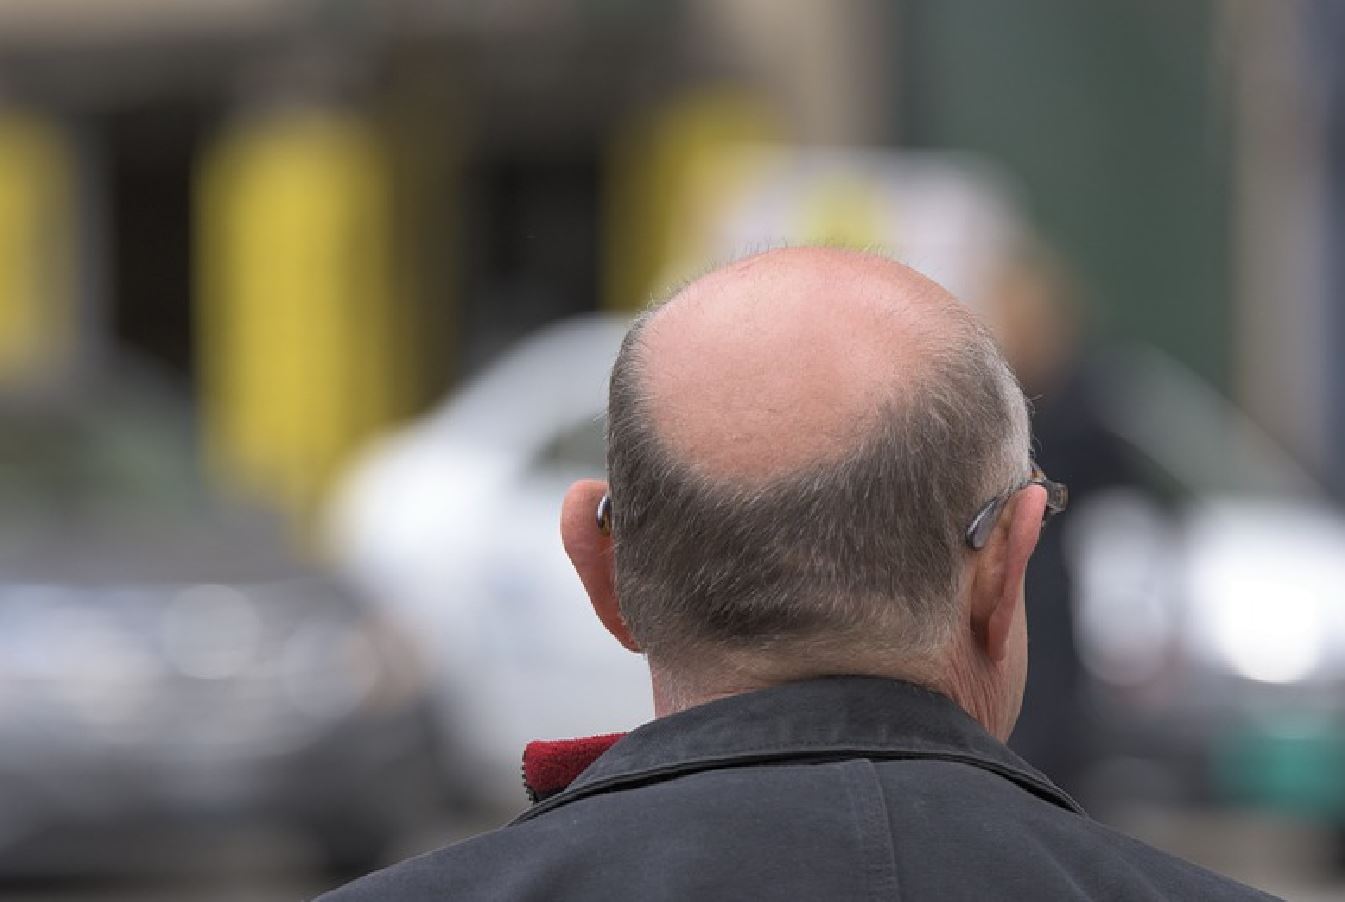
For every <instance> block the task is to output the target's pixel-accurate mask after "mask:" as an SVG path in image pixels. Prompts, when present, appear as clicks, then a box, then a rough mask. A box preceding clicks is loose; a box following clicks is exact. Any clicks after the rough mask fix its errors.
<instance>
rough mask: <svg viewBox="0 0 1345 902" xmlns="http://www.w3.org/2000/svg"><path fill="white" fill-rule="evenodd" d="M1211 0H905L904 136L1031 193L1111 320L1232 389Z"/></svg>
mask: <svg viewBox="0 0 1345 902" xmlns="http://www.w3.org/2000/svg"><path fill="white" fill-rule="evenodd" d="M1217 7H1218V4H1217V3H1216V2H1207V0H1199V2H1198V0H1182V2H1180V3H1173V2H1170V0H1087V2H1083V0H1014V2H1011V3H1010V2H987V0H910V2H907V3H905V4H904V5H903V6H902V7H901V8H900V9H901V13H902V14H901V16H900V27H901V35H900V40H899V42H898V45H897V46H899V47H900V48H901V52H899V53H898V54H896V57H899V58H894V61H893V63H894V65H895V66H897V67H898V69H897V72H896V75H897V78H898V83H899V85H900V92H899V93H900V97H901V104H900V109H899V114H898V116H897V117H896V121H897V130H898V135H897V137H898V139H899V141H900V143H903V144H907V145H913V146H930V147H958V148H966V149H971V150H976V151H980V152H983V153H985V154H987V155H989V156H990V157H992V158H994V159H996V160H998V161H999V162H1000V163H1001V164H1002V165H1004V166H1006V167H1007V168H1008V170H1009V171H1010V172H1011V173H1013V174H1015V175H1017V176H1018V177H1019V178H1020V179H1021V180H1022V181H1023V183H1024V185H1025V187H1026V188H1027V191H1028V195H1029V198H1030V200H1031V202H1032V207H1033V210H1032V212H1033V215H1034V216H1035V218H1036V220H1037V223H1038V225H1039V226H1040V227H1041V228H1042V230H1043V231H1044V232H1045V234H1046V235H1047V237H1048V238H1050V239H1051V240H1052V241H1053V242H1054V243H1055V244H1056V245H1057V246H1058V247H1059V248H1061V249H1062V250H1063V251H1064V252H1065V254H1066V255H1067V256H1068V257H1069V259H1070V261H1071V263H1072V265H1073V266H1074V267H1075V269H1076V271H1077V274H1078V275H1079V277H1080V279H1081V282H1082V283H1083V286H1084V288H1085V291H1086V293H1087V300H1088V301H1089V302H1090V305H1091V306H1093V307H1094V308H1096V312H1097V313H1098V314H1099V317H1098V318H1099V320H1100V321H1101V323H1102V325H1103V327H1104V328H1106V329H1107V330H1108V331H1110V332H1112V333H1114V334H1119V335H1121V336H1125V337H1132V338H1134V337H1142V338H1145V339H1147V340H1149V341H1152V342H1153V343H1155V344H1158V345H1159V346H1161V347H1163V348H1165V349H1167V350H1168V351H1170V352H1172V353H1174V354H1175V355H1177V356H1178V357H1179V358H1181V359H1182V360H1184V361H1186V362H1187V363H1188V364H1189V365H1191V366H1193V367H1194V368H1195V369H1196V370H1197V371H1198V372H1200V373H1201V374H1203V375H1204V376H1206V377H1207V378H1209V379H1210V380H1211V381H1213V382H1214V383H1215V384H1216V385H1219V386H1221V387H1224V388H1226V387H1227V385H1228V381H1229V380H1228V375H1229V374H1228V369H1229V344H1230V329H1231V322H1230V320H1231V308H1230V291H1229V289H1230V271H1229V269H1230V262H1231V261H1230V252H1229V247H1230V244H1229V242H1230V228H1229V198H1228V192H1229V188H1230V182H1229V156H1230V151H1229V142H1230V133H1229V125H1228V122H1227V120H1228V114H1229V110H1228V105H1227V103H1228V95H1229V93H1230V91H1229V89H1228V85H1227V74H1226V73H1225V72H1224V71H1222V70H1223V67H1221V66H1220V65H1219V60H1218V58H1217V56H1216V27H1217V15H1218V9H1217Z"/></svg>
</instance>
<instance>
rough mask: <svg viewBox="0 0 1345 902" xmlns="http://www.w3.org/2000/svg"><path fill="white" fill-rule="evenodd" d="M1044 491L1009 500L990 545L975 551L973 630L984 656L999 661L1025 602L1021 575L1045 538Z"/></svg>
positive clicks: (1033, 490) (1034, 488)
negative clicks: (1043, 532)
mask: <svg viewBox="0 0 1345 902" xmlns="http://www.w3.org/2000/svg"><path fill="white" fill-rule="evenodd" d="M1045 509H1046V490H1045V489H1043V488H1042V487H1041V486H1036V485H1033V486H1028V487H1027V488H1025V489H1023V490H1022V491H1021V492H1019V493H1017V494H1016V495H1015V496H1014V497H1013V498H1011V499H1010V500H1009V502H1008V504H1007V505H1006V506H1005V509H1004V513H1003V514H1001V515H1000V521H999V523H998V524H996V526H995V530H994V532H993V533H991V536H990V541H989V542H987V543H986V545H985V547H984V548H982V549H981V550H980V551H979V552H977V553H976V555H977V559H976V564H975V571H974V573H973V577H972V579H973V583H972V596H971V626H972V631H973V633H974V634H975V636H976V641H977V644H978V645H979V647H980V649H981V651H982V652H984V654H985V655H986V657H988V658H989V659H990V660H992V661H994V662H996V663H999V662H1001V661H1003V660H1004V659H1005V658H1007V657H1008V654H1009V649H1010V642H1011V639H1012V635H1013V626H1014V620H1015V619H1016V618H1017V617H1018V615H1019V611H1018V607H1019V605H1021V604H1022V603H1023V577H1024V575H1025V574H1026V573H1027V562H1028V559H1029V558H1030V557H1032V552H1033V551H1034V550H1035V549H1036V547H1037V538H1038V537H1039V536H1040V535H1041V523H1042V513H1043V512H1044V511H1045Z"/></svg>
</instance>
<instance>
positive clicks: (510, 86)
mask: <svg viewBox="0 0 1345 902" xmlns="http://www.w3.org/2000/svg"><path fill="white" fill-rule="evenodd" d="M1341 46H1345V5H1342V4H1340V3H1335V2H1332V0H1281V2H1275V3H1269V2H1257V0H1188V2H1185V3H1180V4H1173V3H1168V2H1165V0H1108V2H1098V3H1088V4H1080V3H1077V2H1073V0H1019V2H1016V3H1014V4H986V3H981V2H977V0H903V2H895V0H894V2H878V0H871V2H870V0H840V2H834V0H833V2H823V0H676V2H674V0H668V2H661V3H656V2H647V0H550V2H526V0H497V2H492V3H484V2H467V0H382V2H373V0H214V2H193V3H185V2H174V0H117V2H111V3H109V2H104V0H44V2H42V3H31V2H23V0H0V894H3V895H4V896H5V897H6V898H15V899H53V900H54V899H160V898H161V899H230V900H240V899H241V900H247V899H255V900H271V899H293V898H296V897H301V896H304V895H311V894H314V893H316V892H318V891H321V890H323V889H325V888H328V887H330V886H332V885H335V884H336V883H339V882H342V881H343V880H344V879H348V878H350V877H352V876H355V875H358V874H360V873H362V872H364V871H367V870H369V869H371V868H373V867H376V866H379V865H381V864H383V863H387V862H390V861H391V860H393V859H395V858H398V857H401V856H404V855H407V854H411V853H413V852H417V851H421V850H425V849H429V848H433V847H436V846H438V845H442V844H444V843H445V842H448V841H450V840H452V839H455V838H457V837H460V836H463V835H466V834H468V833H471V832H474V831H476V830H480V829H484V828H486V827H489V826H493V825H495V824H498V823H501V822H502V821H504V820H505V819H507V818H508V817H509V816H510V815H511V814H513V813H515V812H516V811H518V810H520V809H521V808H522V807H523V806H524V805H525V804H526V803H525V799H524V797H523V794H522V787H521V785H520V783H519V779H518V773H519V754H520V751H521V747H522V744H523V743H524V742H525V741H527V740H529V739H533V738H541V737H548V738H554V737H558V736H567V735H571V736H572V735H584V734H588V733H598V732H610V731H614V730H621V729H627V728H629V727H631V726H634V725H635V724H637V723H639V722H640V721H642V720H643V719H645V718H647V717H648V716H649V715H650V713H651V712H650V709H649V702H648V700H647V698H646V694H647V686H646V678H645V677H644V676H643V674H642V668H641V666H640V662H639V660H638V659H636V658H633V657H631V656H627V655H624V654H623V653H621V652H620V651H619V650H618V649H617V648H616V647H615V645H614V644H612V643H610V641H608V640H607V639H606V637H605V635H604V634H602V633H601V630H600V629H599V628H598V627H597V626H596V624H593V623H590V622H589V621H590V619H591V618H590V616H589V615H588V614H587V613H586V611H585V608H586V605H585V604H584V603H583V600H582V595H581V594H580V590H579V587H578V584H577V582H576V581H575V580H574V579H573V577H572V576H571V575H570V573H568V572H567V571H568V566H567V564H566V562H565V560H564V557H563V555H562V553H561V551H560V548H559V543H558V541H557V539H556V534H555V522H556V511H557V509H558V504H559V499H560V495H561V492H562V491H563V488H564V486H565V485H566V484H567V482H568V481H569V480H570V479H572V478H575V477H576V476H580V475H593V474H597V473H599V472H600V471H601V468H602V421H601V413H602V409H603V405H604V403H605V401H604V393H605V382H604V380H605V375H606V371H607V368H608V367H609V366H610V362H611V360H612V358H613V356H614V354H615V349H616V345H617V343H618V342H619V339H620V335H621V333H622V331H623V329H624V323H625V319H626V317H627V316H629V315H630V313H631V312H633V311H634V310H637V309H639V308H640V307H641V306H642V305H643V304H644V303H645V302H646V301H647V300H648V299H649V298H650V297H652V296H656V295H658V294H661V293H663V292H665V291H666V290H667V289H668V288H669V287H670V286H673V285H675V284H677V282H678V281H679V280H680V279H683V278H685V277H687V276H688V275H693V274H695V273H697V272H700V271H703V270H704V269H706V268H708V267H709V266H710V265H713V264H714V263H715V262H718V261H723V260H725V259H728V258H731V257H733V256H736V255H739V254H741V253H743V252H746V251H750V250H753V249H759V248H762V247H766V246H770V245H774V244H778V243H780V242H782V241H791V242H805V241H807V242H813V241H829V242H835V243H842V244H849V245H857V246H863V247H876V248H881V249H885V250H887V251H889V252H891V253H893V254H895V255H897V256H898V257H899V258H901V259H903V260H906V261H908V262H910V263H912V264H913V265H915V266H917V267H918V268H921V269H924V270H925V271H927V272H930V273H931V274H932V275H934V276H936V277H937V278H939V279H941V280H942V281H943V282H944V283H945V284H947V285H948V286H949V287H950V288H951V289H953V290H954V291H955V293H957V294H958V295H959V296H960V297H962V298H963V299H964V300H966V302H967V303H968V304H970V305H971V306H973V307H974V308H975V309H977V310H978V311H979V312H980V313H981V314H982V315H983V316H985V317H986V318H987V320H988V321H989V323H990V324H991V325H992V327H993V328H994V330H995V331H996V333H997V335H998V336H999V338H1000V341H1001V343H1002V344H1003V346H1004V348H1005V350H1006V353H1007V354H1008V355H1009V356H1010V358H1011V361H1012V363H1013V364H1014V366H1015V368H1016V369H1017V371H1018V373H1019V376H1020V378H1021V380H1022V381H1023V383H1024V384H1025V386H1026V387H1027V389H1028V392H1029V394H1030V395H1031V396H1032V397H1033V398H1034V400H1035V405H1036V411H1035V425H1036V432H1037V446H1038V450H1039V459H1040V462H1041V463H1042V465H1043V467H1044V468H1045V469H1046V471H1047V472H1048V473H1050V474H1051V475H1052V476H1053V477H1054V478H1056V479H1060V480H1063V481H1065V482H1067V483H1069V484H1070V486H1071V489H1072V490H1073V503H1072V506H1071V512H1070V514H1069V516H1068V517H1066V518H1064V519H1063V520H1061V521H1057V523H1055V524H1053V525H1052V528H1051V530H1050V531H1049V532H1048V533H1047V534H1046V537H1045V539H1044V542H1043V546H1042V548H1041V550H1040V552H1039V554H1038V556H1037V558H1036V559H1035V561H1034V564H1033V569H1032V571H1031V573H1030V577H1029V578H1030V580H1031V586H1030V591H1029V598H1030V607H1029V617H1030V619H1031V622H1032V635H1033V644H1032V675H1031V677H1030V683H1029V692H1028V698H1027V701H1026V704H1025V711H1024V716H1023V719H1022V722H1021V724H1020V727H1019V730H1018V732H1017V733H1016V734H1015V737H1014V744H1015V746H1016V747H1017V748H1018V749H1019V750H1020V752H1021V753H1022V754H1024V755H1025V756H1026V757H1028V759H1029V760H1031V761H1032V762H1034V763H1036V764H1037V765H1038V766H1040V767H1042V768H1043V769H1045V770H1046V771H1047V772H1048V773H1050V774H1051V775H1052V776H1053V777H1055V778H1056V779H1057V780H1058V781H1059V782H1061V783H1062V784H1063V785H1065V786H1066V788H1068V789H1069V790H1070V791H1072V792H1073V793H1075V794H1076V795H1078V796H1079V797H1080V798H1081V799H1082V800H1083V801H1084V803H1085V804H1086V805H1087V806H1088V807H1089V808H1090V809H1091V810H1092V811H1093V812H1094V813H1095V814H1096V815H1097V816H1099V817H1101V818H1102V819H1104V820H1107V821H1109V822H1112V823H1115V824H1117V825H1119V826H1120V827H1122V828H1123V829H1125V830H1128V831H1131V832H1134V833H1136V834H1137V835H1139V836H1141V837H1142V838H1144V839H1146V840H1148V841H1150V842H1153V843H1156V844H1158V845H1160V846H1162V847H1165V848H1168V849H1171V850H1173V851H1175V852H1177V853H1179V854H1182V855H1186V856H1188V857H1191V858H1193V859H1195V860H1197V861H1199V862H1201V863H1203V864H1206V865H1209V866H1211V867H1214V868H1216V869H1219V870H1222V871H1225V872H1227V873H1230V874H1232V875H1234V876H1236V877H1239V878H1241V879H1243V880H1247V881H1250V882H1252V883H1255V884H1256V885H1258V886H1261V887H1264V888H1267V889H1270V890H1272V891H1274V892H1277V893H1280V894H1284V895H1287V896H1290V897H1292V898H1296V899H1311V898H1338V897H1339V896H1338V895H1337V894H1338V893H1340V892H1341V890H1342V888H1343V887H1345V878H1343V877H1342V868H1345V589H1342V586H1345V512H1343V511H1342V508H1341V506H1340V501H1341V497H1342V493H1345V476H1342V474H1345V355H1342V354H1340V353H1339V349H1340V348H1341V347H1342V346H1343V345H1345V304H1342V298H1343V297H1345V63H1342V58H1341V55H1340V53H1339V48H1340V47H1341Z"/></svg>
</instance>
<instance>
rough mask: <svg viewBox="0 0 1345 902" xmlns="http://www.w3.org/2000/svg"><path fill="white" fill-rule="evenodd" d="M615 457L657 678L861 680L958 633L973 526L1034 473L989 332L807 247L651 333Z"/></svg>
mask: <svg viewBox="0 0 1345 902" xmlns="http://www.w3.org/2000/svg"><path fill="white" fill-rule="evenodd" d="M607 455H608V457H607V463H608V477H609V481H610V496H611V500H612V508H611V519H610V523H611V527H612V537H613V539H614V545H613V561H614V564H613V567H614V583H615V587H616V597H617V601H618V602H619V606H620V612H621V618H622V620H623V621H624V623H625V624H626V625H628V627H629V633H630V636H631V638H632V644H633V645H636V646H638V647H640V648H641V649H643V650H644V651H645V652H646V653H647V654H648V655H649V658H650V661H651V665H653V664H654V663H656V662H657V663H658V664H659V666H660V667H661V668H662V669H663V670H664V671H665V672H666V671H670V670H675V669H678V668H681V669H682V670H684V671H690V670H694V669H696V668H697V667H700V666H702V665H700V664H695V663H693V662H696V661H702V662H703V661H704V660H706V659H707V658H708V659H721V660H722V659H723V658H724V656H726V655H727V656H728V657H732V658H734V659H736V660H742V659H743V657H744V655H746V656H748V657H753V658H754V659H756V660H760V661H767V662H773V663H775V664H781V665H782V666H796V665H799V664H800V662H804V661H812V662H813V666H812V669H811V670H810V671H809V672H825V671H826V669H827V666H830V665H824V664H820V663H817V662H819V661H831V662H841V661H843V662H848V663H847V664H845V667H843V668H841V669H840V670H838V671H837V672H855V671H854V670H853V669H852V668H853V667H854V666H855V661H856V660H858V658H859V657H860V656H862V655H880V656H889V657H890V656H891V655H906V656H908V657H909V656H912V655H918V654H928V653H932V650H934V649H936V648H937V647H939V645H940V643H941V642H942V641H943V639H944V637H946V636H947V635H948V634H949V630H950V625H951V623H952V622H953V620H954V619H955V616H956V605H955V603H954V597H955V595H956V594H957V592H958V591H959V589H958V586H959V580H960V579H961V573H962V563H963V561H964V554H965V550H966V549H965V547H964V545H963V539H962V535H963V531H964V530H965V529H966V526H967V524H968V523H970V521H971V519H972V517H973V516H974V514H975V512H976V509H977V508H978V507H979V506H980V505H982V504H984V502H985V500H986V499H987V498H990V497H993V496H994V495H995V494H997V493H1000V492H1003V491H1005V490H1006V489H1007V488H1008V487H1009V486H1010V485H1012V484H1013V483H1015V482H1016V481H1018V480H1021V479H1022V478H1023V477H1024V476H1025V475H1026V473H1027V471H1028V430H1027V415H1026V408H1025V404H1024V400H1023V396H1022V393H1021V391H1020V390H1019V389H1018V386H1017V383H1016V382H1015V381H1014V379H1013V376H1012V374H1011V373H1010V372H1009V370H1008V368H1007V366H1006V365H1005V363H1004V361H1003V359H1002V357H1001V356H1000V355H999V352H998V351H997V350H996V348H995V346H994V343H993V341H992V340H991V339H990V338H989V335H988V333H987V332H986V331H985V330H984V329H983V328H982V327H981V326H980V325H979V324H978V323H977V322H976V321H975V319H974V318H972V317H971V315H970V314H969V313H968V312H967V311H966V310H965V309H964V308H963V307H962V306H961V305H960V304H958V303H957V301H956V300H954V299H953V298H951V297H950V296H949V295H948V293H947V292H945V291H944V290H943V289H942V288H940V287H939V286H938V285H936V284H935V283H933V282H931V281H930V280H928V279H926V278H925V277H923V276H921V275H920V274H919V273H916V272H915V271H914V270H911V269H909V268H908V267H905V266H902V265H900V264H897V263H893V262H891V261H889V260H885V259H883V258H881V257H878V256H875V255H870V254H862V253H857V252H853V251H843V250H835V249H824V248H797V249H789V250H777V251H771V252H769V253H764V254H760V255H757V256H754V257H750V258H747V259H745V260H742V261H740V262H737V263H734V264H731V265H729V266H726V267H724V268H722V269H719V270H716V271H715V272H713V273H711V274H709V275H707V276H705V277H703V278H701V279H699V280H697V281H695V282H693V283H692V284H690V285H689V286H687V287H686V288H685V289H683V290H682V291H681V292H679V293H678V294H677V295H676V296H674V297H673V298H672V299H671V300H669V301H668V302H667V303H665V304H663V305H662V306H660V307H657V308H655V309H654V310H653V311H651V312H649V313H646V314H645V315H643V316H642V317H640V318H639V319H638V320H637V322H636V323H635V325H634V326H633V327H632V329H631V332H630V334H629V335H627V337H626V340H625V342H624V343H623V345H622V350H621V353H620V354H619V356H618V358H617V362H616V364H615V366H614V367H613V370H612V384H611V394H610V400H609V408H608V449H607ZM835 666H836V667H841V665H839V664H836V665H835ZM847 668H851V669H848V670H847Z"/></svg>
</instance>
